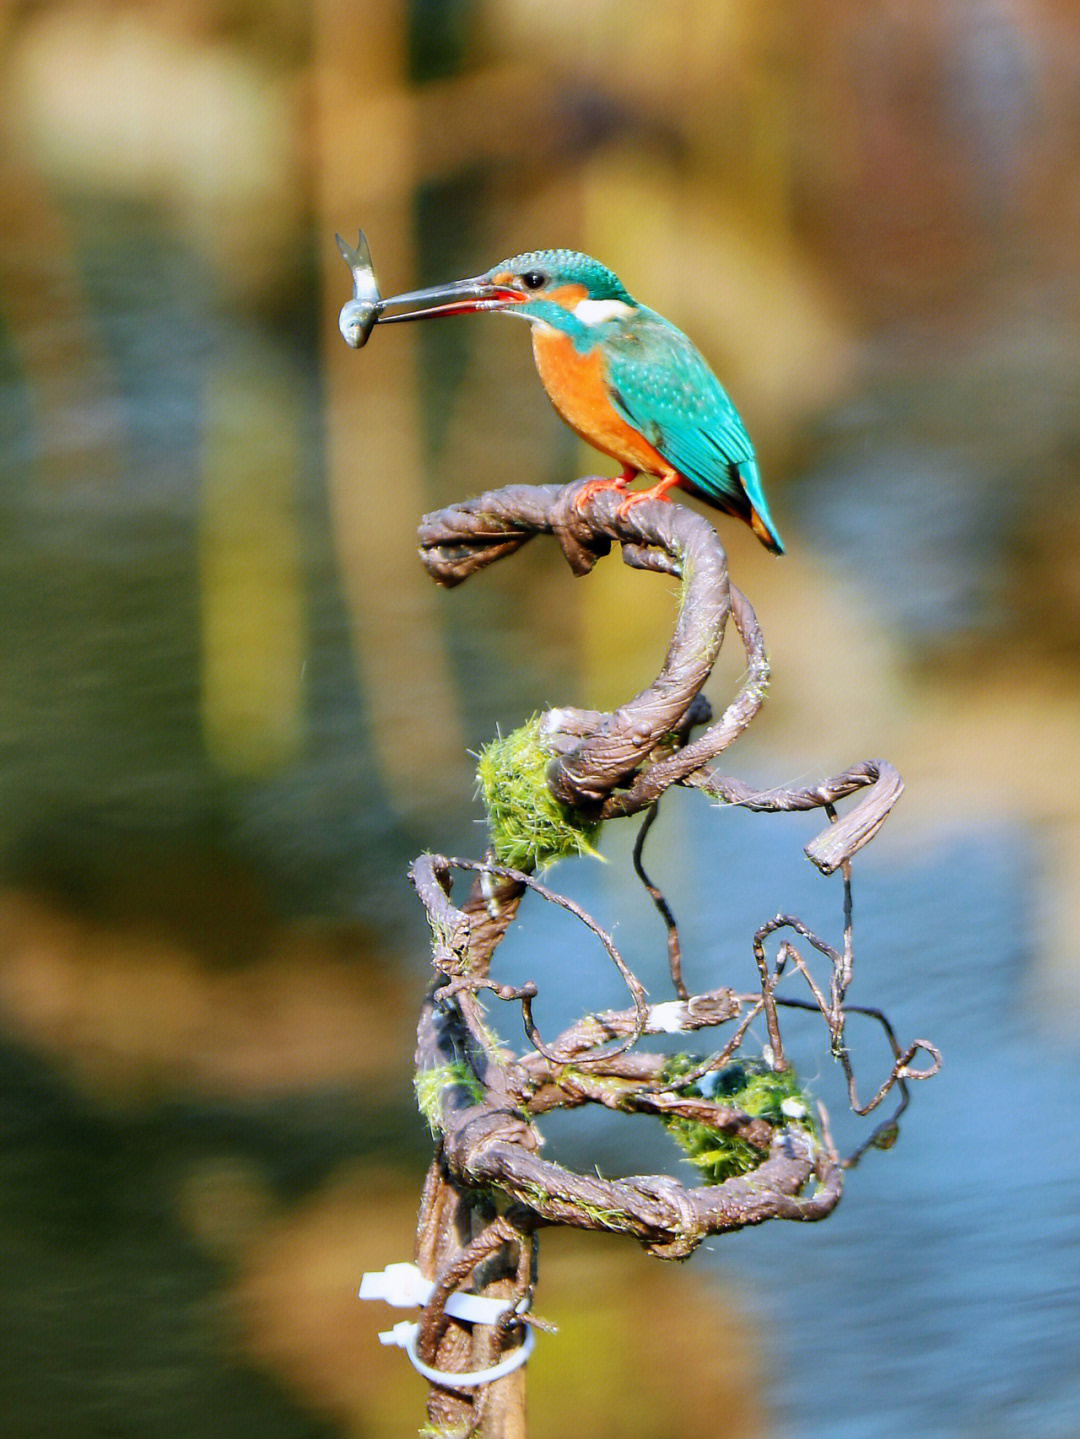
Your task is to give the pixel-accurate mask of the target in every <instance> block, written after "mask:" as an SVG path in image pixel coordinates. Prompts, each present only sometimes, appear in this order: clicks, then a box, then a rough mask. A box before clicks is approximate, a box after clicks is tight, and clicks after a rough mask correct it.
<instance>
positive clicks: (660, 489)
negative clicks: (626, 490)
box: [615, 475, 679, 520]
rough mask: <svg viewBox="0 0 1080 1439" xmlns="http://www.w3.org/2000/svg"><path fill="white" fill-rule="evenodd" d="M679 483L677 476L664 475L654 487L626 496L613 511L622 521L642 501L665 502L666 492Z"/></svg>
mask: <svg viewBox="0 0 1080 1439" xmlns="http://www.w3.org/2000/svg"><path fill="white" fill-rule="evenodd" d="M678 483H679V477H678V475H665V476H664V478H663V479H662V480H657V482H656V484H655V485H650V486H649V488H648V489H647V490H636V491H635V492H634V493H633V494H632V495H627V497H626V499H625V500H623V502H622V504H621V505H620V506H619V508H618V509H617V510H616V511H615V514H616V516H617V517H618V518H619V519H620V520H622V519H625V518H626V515H627V513H628V512H629V511H630V510H631V509H633V507H634V506H635V505H640V504H641V502H642V500H666V499H667V497H668V490H671V489H674V487H675V486H676V485H677V484H678Z"/></svg>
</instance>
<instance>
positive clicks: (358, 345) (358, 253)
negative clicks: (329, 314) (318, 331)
mask: <svg viewBox="0 0 1080 1439" xmlns="http://www.w3.org/2000/svg"><path fill="white" fill-rule="evenodd" d="M337 242H338V249H339V250H340V251H341V254H342V257H343V258H344V260H345V263H346V265H348V267H349V269H350V270H351V271H352V277H353V297H352V299H351V300H350V301H349V303H348V304H347V305H343V306H342V309H341V314H340V315H339V316H338V329H339V330H340V331H341V336H342V339H343V340H344V341H345V343H346V344H347V345H348V346H350V347H351V348H352V349H354V350H359V349H362V348H363V346H364V345H366V344H367V341H368V336H369V335H370V334H371V331H372V328H373V327H374V325H375V321H376V320H377V319H378V318H379V312H380V311H381V309H382V307H383V301H382V296H381V295H380V294H379V286H378V283H377V281H376V279H375V270H374V268H373V266H372V263H371V251H370V250H369V249H368V242H367V240H366V239H365V238H364V232H363V230H361V231H360V238H359V239H358V240H357V242H356V248H355V249H354V248H353V247H352V245H350V244H349V242H348V241H347V240H343V239H342V238H341V236H340V235H338V236H337Z"/></svg>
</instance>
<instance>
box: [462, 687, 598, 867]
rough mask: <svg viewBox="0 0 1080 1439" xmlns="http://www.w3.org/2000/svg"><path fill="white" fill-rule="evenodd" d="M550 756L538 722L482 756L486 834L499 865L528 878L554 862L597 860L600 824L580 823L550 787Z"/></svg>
mask: <svg viewBox="0 0 1080 1439" xmlns="http://www.w3.org/2000/svg"><path fill="white" fill-rule="evenodd" d="M552 758H553V753H552V751H551V750H550V749H548V748H546V747H545V745H544V740H543V736H542V734H541V732H540V716H539V715H534V716H533V717H532V719H531V720H529V721H528V723H526V724H523V725H522V726H521V728H520V729H516V730H514V731H513V733H512V734H508V735H500V736H499V737H498V738H497V739H493V740H492V741H491V743H490V744H488V745H485V746H484V748H483V749H482V750H481V751H480V757H479V762H478V764H477V768H476V777H477V779H478V780H479V782H480V792H481V794H482V795H483V799H484V807H485V809H486V810H487V817H488V829H489V830H490V833H491V843H492V847H493V848H494V850H495V857H496V858H497V859H498V861H499V863H500V864H505V865H509V866H510V867H511V868H512V869H520V870H524V871H525V872H526V873H527V874H528V873H531V872H532V871H533V870H535V869H543V868H544V866H545V865H549V864H553V863H554V862H555V860H557V859H569V858H571V857H572V856H574V855H581V854H589V855H594V856H596V857H597V858H599V856H597V855H596V849H595V847H594V841H595V840H596V837H597V835H598V834H599V832H600V826H599V824H590V823H588V822H587V821H584V820H583V819H582V817H581V815H580V814H579V813H577V811H575V810H573V809H571V808H570V806H569V805H565V804H562V803H561V802H560V801H559V800H557V799H556V798H555V796H554V795H553V794H552V793H551V790H550V788H549V787H548V778H547V774H548V766H549V765H550V764H551V761H552Z"/></svg>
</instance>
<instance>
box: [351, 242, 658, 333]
mask: <svg viewBox="0 0 1080 1439" xmlns="http://www.w3.org/2000/svg"><path fill="white" fill-rule="evenodd" d="M404 304H408V305H421V306H424V308H422V309H418V310H408V311H406V312H405V313H403V314H396V315H387V314H385V313H382V312H380V315H379V319H380V320H382V321H383V322H384V323H385V322H387V321H392V320H422V319H426V318H428V317H429V316H436V315H462V314H473V313H476V312H477V311H484V310H494V311H502V312H504V313H506V314H515V315H519V316H521V318H522V319H525V320H532V321H534V322H543V323H547V324H551V323H559V321H560V319H561V318H563V317H569V318H571V319H572V321H573V322H576V323H577V324H581V325H586V326H589V325H596V324H598V323H602V322H603V321H605V320H615V319H624V318H626V317H627V316H628V315H630V314H632V313H633V312H634V311H635V310H636V309H637V305H636V302H635V301H634V299H633V297H632V296H631V295H630V294H629V292H628V291H627V289H626V287H625V286H624V285H623V283H622V281H621V280H620V279H619V277H618V276H617V275H616V274H614V273H613V272H612V271H611V270H609V269H608V268H607V266H606V265H601V263H600V261H599V260H594V259H593V258H592V256H591V255H583V254H581V253H580V252H579V251H577V250H527V251H525V252H524V253H523V254H521V255H514V256H512V257H511V258H510V259H509V260H500V261H499V263H498V264H497V265H493V266H492V267H491V269H490V270H488V271H486V272H485V273H484V274H483V275H477V276H476V277H475V278H474V279H471V280H454V281H453V282H452V283H450V284H448V285H435V286H432V287H431V288H430V289H427V290H410V291H408V292H407V293H406V294H403V295H393V296H391V297H390V298H389V299H387V300H383V301H382V310H383V311H385V308H386V307H387V306H389V305H404Z"/></svg>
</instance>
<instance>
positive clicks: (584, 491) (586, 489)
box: [574, 470, 637, 514]
mask: <svg viewBox="0 0 1080 1439" xmlns="http://www.w3.org/2000/svg"><path fill="white" fill-rule="evenodd" d="M636 474H637V471H636V470H623V472H622V474H621V475H616V476H615V477H614V479H610V480H609V479H606V478H605V479H595V480H586V481H585V483H584V484H583V485H582V487H581V491H580V493H579V494H578V496H577V498H576V499H575V500H574V509H575V510H577V511H578V513H579V514H580V513H581V511H582V510H583V509H584V508H585V506H586V504H588V502H589V500H591V499H592V497H593V495H598V494H600V493H601V492H602V491H603V490H625V489H626V487H627V485H628V484H629V483H630V481H631V480H632V479H633V478H634V476H635V475H636Z"/></svg>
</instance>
